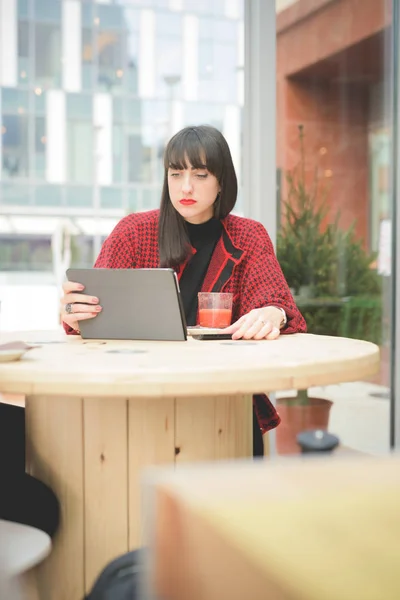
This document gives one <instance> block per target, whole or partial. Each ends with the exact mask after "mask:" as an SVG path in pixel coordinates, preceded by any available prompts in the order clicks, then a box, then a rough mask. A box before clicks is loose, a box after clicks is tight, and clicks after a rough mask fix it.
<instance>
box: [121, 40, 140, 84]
mask: <svg viewBox="0 0 400 600" xmlns="http://www.w3.org/2000/svg"><path fill="white" fill-rule="evenodd" d="M138 55H139V35H138V34H133V33H132V34H129V36H128V37H127V57H126V65H125V71H126V72H125V76H124V79H125V86H126V88H127V90H128V92H130V93H132V94H137V93H138V64H139V62H138V61H139V59H138Z"/></svg>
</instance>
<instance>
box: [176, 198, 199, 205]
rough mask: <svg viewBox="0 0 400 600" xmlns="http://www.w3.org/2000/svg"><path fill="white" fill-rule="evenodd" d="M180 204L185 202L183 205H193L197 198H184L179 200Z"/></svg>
mask: <svg viewBox="0 0 400 600" xmlns="http://www.w3.org/2000/svg"><path fill="white" fill-rule="evenodd" d="M179 202H180V204H183V206H191V205H192V204H196V200H192V199H191V198H182V200H179Z"/></svg>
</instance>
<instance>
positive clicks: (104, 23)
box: [96, 4, 125, 29]
mask: <svg viewBox="0 0 400 600" xmlns="http://www.w3.org/2000/svg"><path fill="white" fill-rule="evenodd" d="M96 10H97V15H96V17H97V18H96V25H98V26H99V27H100V28H101V29H123V28H124V26H125V20H124V13H123V9H122V8H121V7H120V6H115V5H110V4H98V5H97V6H96Z"/></svg>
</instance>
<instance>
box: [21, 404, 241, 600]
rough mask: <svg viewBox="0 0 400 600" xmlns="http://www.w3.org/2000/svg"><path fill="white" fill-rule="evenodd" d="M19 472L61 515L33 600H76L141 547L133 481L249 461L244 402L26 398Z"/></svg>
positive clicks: (137, 498) (136, 488)
mask: <svg viewBox="0 0 400 600" xmlns="http://www.w3.org/2000/svg"><path fill="white" fill-rule="evenodd" d="M26 423H27V446H28V456H27V460H28V469H29V472H31V473H32V474H33V475H35V476H36V477H38V478H39V479H41V480H42V481H44V482H45V483H47V484H48V485H50V487H51V488H52V489H53V490H54V492H55V493H56V495H57V496H58V498H59V501H60V504H61V511H62V522H61V526H60V530H59V532H58V533H57V535H56V538H55V540H54V546H53V551H52V553H51V555H50V556H49V557H48V559H46V560H45V561H44V562H43V563H42V564H41V565H40V566H39V567H38V569H37V577H38V587H39V594H40V598H41V599H42V600H53V599H54V598H57V600H81V599H82V597H83V596H84V594H85V593H87V592H88V590H89V589H90V588H91V586H92V584H93V581H94V579H95V578H96V577H97V576H98V574H99V573H100V571H101V569H102V568H103V567H104V566H105V565H106V564H107V563H108V562H109V561H110V560H112V559H113V558H114V557H116V556H117V555H119V554H122V553H124V552H126V551H128V550H129V549H132V548H135V547H137V546H138V545H140V540H141V527H140V510H139V507H140V473H141V470H142V468H143V467H146V466H148V465H160V464H168V463H169V464H176V465H179V464H180V463H186V462H190V461H202V460H206V461H209V460H219V459H228V458H241V457H248V456H250V455H251V453H252V398H251V395H245V396H243V395H241V396H218V397H195V398H193V397H190V398H179V399H174V398H154V399H153V398H76V397H68V396H65V397H49V396H29V397H27V399H26Z"/></svg>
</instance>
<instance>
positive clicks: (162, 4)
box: [0, 0, 244, 271]
mask: <svg viewBox="0 0 400 600" xmlns="http://www.w3.org/2000/svg"><path fill="white" fill-rule="evenodd" d="M243 38H244V34H243V2H242V0H202V1H201V2H197V1H195V0H115V1H114V0H98V1H94V0H0V115H1V121H0V128H1V136H0V155H1V162H0V215H1V216H0V247H1V250H0V271H1V270H2V271H18V270H19V271H21V270H23V271H27V270H36V271H46V270H51V269H52V255H51V238H52V236H53V235H54V233H55V232H56V231H58V230H59V229H60V227H61V228H63V229H68V230H69V231H70V232H71V233H72V235H73V239H74V248H73V253H72V254H73V261H74V263H75V264H80V265H91V264H92V263H93V260H94V257H95V255H97V252H98V250H99V248H100V245H101V242H102V240H103V239H104V237H105V236H106V235H107V234H108V233H109V232H110V231H111V229H112V227H113V225H114V224H115V223H116V222H117V220H118V219H119V218H120V217H121V216H123V215H124V214H126V213H128V212H133V211H139V210H146V209H149V208H153V207H156V206H157V205H158V203H159V196H160V189H161V182H162V177H163V168H162V154H163V149H164V146H165V144H166V141H167V140H168V139H169V137H170V136H171V135H172V134H173V133H174V132H176V131H178V130H179V129H180V128H181V127H184V126H185V125H190V124H200V123H208V124H211V125H215V126H216V127H218V128H219V129H221V130H222V131H223V133H224V134H225V135H226V137H227V139H228V142H229V144H230V147H231V150H232V154H233V158H234V162H235V165H236V168H237V170H238V174H239V179H240V172H241V111H242V105H243V61H244V39H243Z"/></svg>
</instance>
